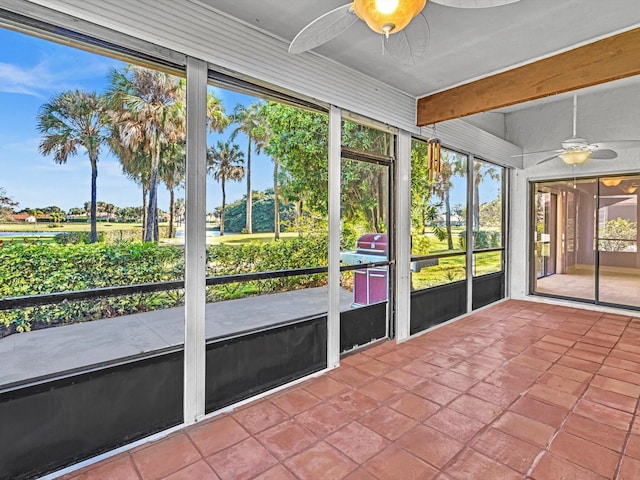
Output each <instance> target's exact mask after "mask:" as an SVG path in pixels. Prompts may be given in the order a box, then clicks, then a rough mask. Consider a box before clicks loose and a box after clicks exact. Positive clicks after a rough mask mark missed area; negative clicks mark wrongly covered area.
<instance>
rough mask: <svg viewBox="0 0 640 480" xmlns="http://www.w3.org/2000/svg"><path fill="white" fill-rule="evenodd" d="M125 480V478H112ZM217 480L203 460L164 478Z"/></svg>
mask: <svg viewBox="0 0 640 480" xmlns="http://www.w3.org/2000/svg"><path fill="white" fill-rule="evenodd" d="M112 478H114V479H115V478H118V479H121V480H125V477H112ZM195 478H197V479H198V480H219V479H220V477H218V475H216V474H215V472H214V471H213V470H212V469H211V467H210V466H209V464H208V463H207V462H205V461H204V460H200V461H198V462H196V463H192V464H191V465H189V466H188V467H185V468H183V469H181V470H178V471H177V472H176V473H173V474H171V475H169V476H168V477H165V478H164V480H193V479H195Z"/></svg>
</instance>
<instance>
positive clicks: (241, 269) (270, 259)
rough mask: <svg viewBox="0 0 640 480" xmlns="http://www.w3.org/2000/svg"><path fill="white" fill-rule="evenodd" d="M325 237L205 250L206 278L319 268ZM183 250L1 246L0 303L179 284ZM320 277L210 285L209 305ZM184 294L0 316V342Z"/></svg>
mask: <svg viewBox="0 0 640 480" xmlns="http://www.w3.org/2000/svg"><path fill="white" fill-rule="evenodd" d="M326 259H327V239H326V237H305V238H302V237H301V238H293V239H289V240H286V241H279V242H267V243H264V242H251V243H245V244H241V245H237V246H232V245H225V244H222V245H216V246H211V247H209V248H208V249H207V267H208V268H207V276H221V275H231V274H238V273H252V272H262V271H269V270H287V269H294V268H303V267H315V266H319V265H326ZM183 272H184V250H183V248H182V247H179V246H165V245H162V246H161V245H157V244H155V243H141V242H117V243H112V244H110V243H95V244H83V243H78V244H73V243H70V244H57V243H44V244H28V243H15V244H9V245H5V246H4V248H0V298H7V297H18V296H27V295H36V294H43V293H53V292H62V291H73V290H87V289H92V288H99V287H109V286H119V285H132V284H141V283H150V282H160V281H170V280H180V279H182V278H183V277H184V274H183ZM325 278H326V277H325V276H323V275H313V276H306V277H290V278H283V279H273V280H263V281H252V282H243V283H242V284H240V283H237V284H230V285H223V286H215V287H210V288H208V289H207V290H208V291H207V297H208V299H209V301H215V300H223V299H229V298H238V297H242V296H246V295H252V294H260V293H268V292H276V291H283V290H290V289H294V288H301V287H308V286H317V285H321V284H323V283H324V281H325ZM183 300H184V299H183V292H182V291H173V292H160V293H153V294H136V295H130V296H122V297H108V298H102V299H97V300H91V301H78V302H71V303H69V302H63V303H60V304H57V305H48V306H43V307H33V308H23V309H16V310H9V311H3V312H0V337H3V336H6V335H9V334H11V333H15V332H24V331H29V330H34V329H40V328H47V327H50V326H55V325H62V324H70V323H77V322H84V321H90V320H97V319H100V318H108V317H117V316H120V315H126V314H130V313H137V312H145V311H151V310H158V309H163V308H170V307H175V306H179V305H182V304H183Z"/></svg>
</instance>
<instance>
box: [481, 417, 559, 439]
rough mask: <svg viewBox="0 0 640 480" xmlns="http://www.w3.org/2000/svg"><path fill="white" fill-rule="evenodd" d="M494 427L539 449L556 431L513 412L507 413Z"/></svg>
mask: <svg viewBox="0 0 640 480" xmlns="http://www.w3.org/2000/svg"><path fill="white" fill-rule="evenodd" d="M492 426H493V427H494V428H497V429H498V430H501V431H502V432H504V433H508V434H509V435H512V436H514V437H516V438H519V439H520V440H524V441H526V442H529V443H531V444H533V445H537V446H539V447H544V446H545V445H546V444H547V442H549V440H551V437H552V436H553V434H554V433H555V431H556V429H555V428H553V427H551V426H549V425H546V424H544V423H541V422H538V421H537V420H533V419H531V418H528V417H524V416H522V415H520V414H518V413H513V412H506V413H505V414H504V415H502V416H501V417H500V418H499V419H498V420H496V421H495V422H494V423H493V425H492Z"/></svg>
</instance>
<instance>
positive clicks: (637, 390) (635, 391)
mask: <svg viewBox="0 0 640 480" xmlns="http://www.w3.org/2000/svg"><path fill="white" fill-rule="evenodd" d="M591 385H593V386H594V387H599V388H602V389H604V390H609V391H611V392H616V393H620V394H622V395H627V396H629V397H632V398H638V397H640V385H634V384H633V383H628V382H623V381H622V380H616V379H614V378H609V377H603V376H602V375H596V376H595V377H594V378H593V380H592V381H591Z"/></svg>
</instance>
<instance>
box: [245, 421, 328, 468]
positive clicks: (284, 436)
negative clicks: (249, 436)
mask: <svg viewBox="0 0 640 480" xmlns="http://www.w3.org/2000/svg"><path fill="white" fill-rule="evenodd" d="M255 438H256V439H257V440H258V441H259V442H260V443H261V444H262V445H263V446H264V447H265V448H266V449H267V450H269V452H271V454H272V455H273V456H274V457H276V458H277V459H278V460H280V461H282V460H284V459H285V458H288V457H290V456H292V455H294V454H296V453H298V452H300V451H302V450H303V449H305V448H306V447H308V446H309V445H311V444H313V443H315V442H316V441H317V440H318V437H316V436H315V435H314V434H313V433H311V432H310V431H309V430H307V429H306V428H303V427H302V426H300V424H299V423H297V422H296V421H295V420H287V421H286V422H283V423H280V424H278V425H275V426H273V427H271V428H268V429H267V430H264V431H262V432H260V433H259V434H257V435H256V436H255Z"/></svg>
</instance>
